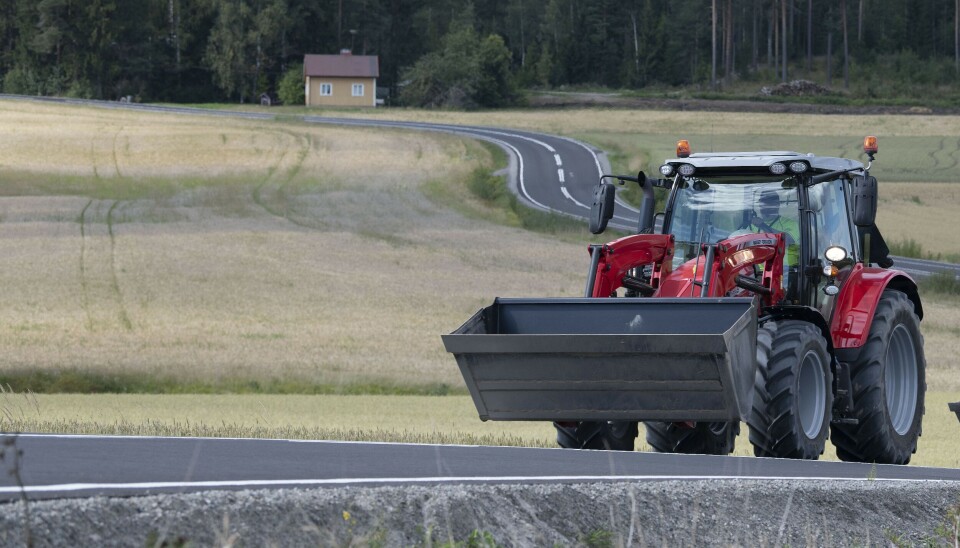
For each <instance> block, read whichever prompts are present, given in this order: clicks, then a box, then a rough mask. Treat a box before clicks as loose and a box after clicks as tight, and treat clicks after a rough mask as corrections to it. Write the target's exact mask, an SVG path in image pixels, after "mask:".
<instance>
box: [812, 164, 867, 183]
mask: <svg viewBox="0 0 960 548" xmlns="http://www.w3.org/2000/svg"><path fill="white" fill-rule="evenodd" d="M860 169H862V168H859V167H854V168H850V169H840V170H837V171H831V172H829V173H821V174H820V175H814V176H813V177H810V184H811V185H815V184H817V183H822V182H824V181H829V180H830V179H835V178H836V177H838V176H840V175H844V174H846V173H850V172H853V171H858V170H860ZM866 169H867V170H869V169H870V166H869V165H868V166H867V168H866ZM868 175H869V173H868Z"/></svg>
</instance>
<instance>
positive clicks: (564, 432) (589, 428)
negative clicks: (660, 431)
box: [553, 421, 638, 451]
mask: <svg viewBox="0 0 960 548" xmlns="http://www.w3.org/2000/svg"><path fill="white" fill-rule="evenodd" d="M553 425H554V426H555V427H556V428H557V444H559V445H560V447H563V448H566V449H606V450H608V451H633V446H634V443H635V442H636V439H637V434H638V429H637V423H636V422H630V421H582V422H555V423H553Z"/></svg>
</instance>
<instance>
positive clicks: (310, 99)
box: [303, 50, 380, 107]
mask: <svg viewBox="0 0 960 548" xmlns="http://www.w3.org/2000/svg"><path fill="white" fill-rule="evenodd" d="M303 76H304V79H305V82H304V92H305V95H306V103H307V106H308V107H310V106H344V107H375V106H377V78H378V77H379V76H380V59H379V58H378V57H377V56H376V55H353V54H351V53H350V50H343V51H341V52H340V55H304V56H303Z"/></svg>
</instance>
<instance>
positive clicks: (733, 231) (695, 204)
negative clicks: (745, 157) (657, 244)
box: [667, 175, 799, 264]
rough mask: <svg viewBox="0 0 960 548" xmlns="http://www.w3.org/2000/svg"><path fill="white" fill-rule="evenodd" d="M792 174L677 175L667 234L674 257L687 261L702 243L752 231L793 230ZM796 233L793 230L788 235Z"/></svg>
mask: <svg viewBox="0 0 960 548" xmlns="http://www.w3.org/2000/svg"><path fill="white" fill-rule="evenodd" d="M798 203H799V202H798V193H797V179H796V177H795V176H793V175H790V176H782V177H778V176H770V175H766V176H739V177H697V176H691V177H682V176H681V177H680V180H679V182H678V183H677V188H676V194H675V198H674V201H673V208H672V215H671V219H670V225H669V228H668V232H667V233H668V234H673V236H674V238H675V240H676V253H675V260H676V261H677V263H678V264H679V263H682V262H685V261H688V260H690V259H692V258H694V257H696V255H697V250H698V248H699V247H700V245H699V244H701V243H717V242H719V241H721V240H725V239H727V238H730V237H731V236H739V235H741V234H749V233H753V232H786V233H790V232H796V228H795V227H797V226H798V225H799V205H798ZM792 236H793V237H794V238H797V237H798V235H797V234H792Z"/></svg>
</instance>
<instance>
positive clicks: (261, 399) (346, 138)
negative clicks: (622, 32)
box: [0, 101, 960, 466]
mask: <svg viewBox="0 0 960 548" xmlns="http://www.w3.org/2000/svg"><path fill="white" fill-rule="evenodd" d="M314 114H316V113H314ZM338 114H342V115H344V116H358V117H372V116H379V117H384V118H407V119H417V120H421V121H429V122H454V123H472V124H481V125H503V126H511V127H520V128H525V129H535V130H539V131H545V132H551V133H560V134H566V135H570V136H573V137H578V138H582V139H588V140H590V141H591V142H593V143H595V144H597V145H599V146H602V147H604V148H608V147H609V149H610V150H612V151H613V152H614V153H615V154H617V155H619V156H620V157H619V159H617V162H620V163H622V164H623V165H627V166H629V167H630V168H638V167H644V168H646V167H647V166H649V165H650V164H651V163H655V162H657V161H659V160H658V159H659V158H660V157H661V156H664V157H665V156H666V155H668V154H669V153H670V149H671V147H672V143H673V142H674V141H675V139H676V138H677V137H687V135H684V134H683V129H684V128H688V127H700V128H703V129H701V130H700V133H701V134H709V135H711V136H713V138H714V139H715V142H716V143H717V147H720V145H719V143H720V142H721V141H723V140H726V139H727V138H729V139H730V140H735V141H736V142H737V143H741V144H742V147H743V148H757V147H763V148H772V147H768V146H766V145H768V144H770V143H776V144H778V146H777V147H776V148H803V147H801V146H788V145H787V144H786V143H789V142H792V141H794V140H795V138H799V137H797V136H802V137H803V139H806V140H805V141H803V142H802V143H801V144H810V146H811V148H810V150H813V151H815V152H821V153H836V152H839V151H840V150H841V147H840V146H839V145H836V144H828V145H825V146H826V150H824V149H820V148H816V147H819V146H821V144H823V143H843V146H844V147H846V148H842V150H848V151H855V149H856V147H857V144H858V143H859V139H860V137H859V136H860V135H862V134H864V133H874V134H878V135H880V136H881V154H880V156H878V168H877V170H878V171H877V172H876V173H877V175H878V176H879V177H881V181H883V180H884V179H882V173H881V172H880V171H879V170H880V167H879V165H881V164H883V165H886V166H890V167H889V168H885V169H890V170H894V167H895V166H897V165H898V164H897V160H898V159H899V158H904V157H907V156H910V155H909V154H906V153H903V152H902V151H901V152H900V153H895V150H896V148H895V147H893V146H888V145H885V143H888V142H890V140H891V139H894V140H896V139H900V141H899V142H901V143H905V144H907V145H910V147H912V148H910V150H915V149H917V150H919V149H920V148H922V147H923V145H924V143H944V147H943V148H942V149H938V151H936V152H935V153H934V154H932V156H924V157H925V158H933V159H936V160H937V161H938V162H941V163H940V164H938V165H940V166H941V167H943V170H941V172H938V173H940V174H941V175H936V177H940V178H936V177H934V176H933V175H930V173H928V172H923V173H926V175H922V176H921V175H918V176H917V177H916V178H915V179H904V178H903V177H902V176H901V175H903V174H902V173H901V174H900V175H896V176H895V177H893V179H894V180H898V181H902V182H897V183H886V184H884V186H883V190H882V199H883V201H884V203H883V209H882V213H881V217H880V222H881V226H882V227H883V228H884V230H885V232H886V234H888V239H896V236H894V237H892V238H891V236H890V234H896V235H902V237H910V238H914V239H917V240H918V241H921V242H923V244H924V249H925V250H930V251H934V252H944V253H947V252H955V251H957V250H960V231H957V230H955V228H954V226H955V223H956V212H957V211H960V195H958V192H960V186H957V185H956V184H955V183H957V182H958V181H960V168H957V166H956V162H955V161H954V162H953V164H950V162H951V161H952V160H951V159H953V158H956V157H957V153H956V152H957V151H956V147H957V140H956V135H958V134H960V122H958V119H957V118H951V117H932V116H912V117H879V116H875V117H844V116H799V115H798V116H790V115H766V114H751V115H742V114H726V113H684V112H649V111H637V112H625V111H564V112H562V113H559V112H555V111H554V112H550V111H547V112H542V111H541V112H502V113H500V112H493V113H482V114H463V113H442V112H441V113H435V112H415V111H392V110H391V111H382V110H378V111H376V112H371V111H362V112H342V113H338ZM708 125H709V128H710V130H709V132H708V133H704V132H705V129H706V127H707V126H708ZM693 142H694V144H695V146H696V143H697V142H698V141H697V140H694V141H693ZM779 143H784V144H783V145H782V146H780V145H779ZM911 143H912V144H911ZM905 146H906V145H905ZM738 147H739V145H738ZM831 147H833V148H831ZM951 147H952V148H951ZM888 150H889V152H887V151H888ZM911 157H912V156H911ZM651 158H653V159H654V160H651ZM918 158H919V156H918ZM903 161H904V162H907V165H911V166H913V165H916V166H920V167H918V168H917V169H918V172H920V171H922V170H921V169H920V168H921V167H922V166H923V162H924V161H925V160H922V158H921V159H916V158H914V159H912V160H907V159H904V160H903ZM930 161H931V162H932V161H933V160H930ZM910 162H913V163H910ZM478 166H484V167H490V168H492V167H493V160H492V155H491V153H490V151H489V150H487V149H486V148H484V147H482V146H480V145H478V144H477V143H475V142H472V141H469V140H466V139H462V138H459V137H455V136H448V135H433V134H423V133H416V132H407V131H399V130H382V129H379V130H375V131H371V130H363V129H341V128H332V127H325V126H316V125H310V124H304V123H298V122H292V121H286V122H285V121H278V122H265V121H250V120H241V119H229V118H220V117H206V116H177V115H170V114H157V113H139V112H133V111H120V110H107V109H98V108H85V107H76V106H62V105H53V104H43V103H32V102H13V101H0V256H2V257H3V258H4V260H3V261H2V262H0V284H2V285H3V287H4V289H5V291H4V296H5V298H4V306H2V307H0V350H2V355H3V356H4V359H3V360H2V361H0V378H2V377H4V376H7V378H25V376H26V375H27V373H28V372H33V373H36V372H39V373H45V374H48V375H53V376H57V375H61V376H64V375H67V374H70V373H77V372H80V373H82V374H92V375H96V376H99V377H100V378H101V379H102V380H103V379H105V381H104V382H106V383H107V384H110V382H113V381H115V384H111V386H117V387H119V388H118V389H119V390H121V391H122V390H125V389H126V390H129V389H131V388H130V386H131V383H134V381H133V380H134V379H154V380H156V384H155V385H150V382H147V383H146V384H145V385H144V384H143V383H141V384H136V385H135V386H134V388H133V389H137V390H139V389H143V386H146V388H145V389H146V390H148V391H149V390H151V386H153V388H155V389H157V390H159V391H184V392H207V391H214V392H217V391H220V392H222V391H234V392H236V391H239V392H243V391H250V392H264V391H267V392H269V391H274V392H314V391H316V392H343V393H358V392H360V393H363V392H377V391H386V392H395V393H402V392H404V391H414V392H416V391H419V392H431V391H435V390H439V391H442V390H444V389H443V388H442V387H443V386H444V385H445V386H449V387H453V389H454V390H462V389H461V387H462V380H461V379H460V377H459V373H458V371H457V369H456V367H455V365H454V362H453V360H452V358H451V357H450V356H449V355H447V354H446V353H445V352H444V350H443V348H442V345H441V342H440V337H439V335H440V334H441V333H444V332H448V331H450V330H452V329H454V328H456V327H457V326H458V325H459V323H460V322H462V321H463V320H465V319H466V318H467V317H468V316H469V315H470V314H471V313H472V312H473V311H474V310H476V309H477V308H479V307H481V306H484V305H486V304H488V303H489V302H490V301H491V300H492V298H493V297H494V296H576V295H579V294H580V291H581V290H582V284H583V272H584V270H585V267H586V264H585V261H586V254H585V252H584V249H583V246H582V245H581V244H580V243H577V242H571V241H569V240H567V241H564V240H561V239H557V238H555V237H548V236H544V235H540V234H537V233H532V232H529V231H524V230H522V229H519V228H514V227H511V226H506V225H504V224H503V223H500V222H494V221H495V220H497V219H502V218H503V214H502V213H500V212H497V211H491V210H489V209H488V208H486V206H484V205H483V204H481V203H480V202H478V201H477V200H475V199H474V198H473V197H471V195H470V194H469V192H468V191H467V190H466V189H465V186H464V184H463V182H464V181H465V180H466V178H467V177H468V176H469V174H470V173H471V172H472V171H473V170H474V169H475V168H476V167H478ZM955 172H957V173H955ZM891 173H892V171H891ZM910 181H924V182H922V183H917V182H910ZM947 183H954V184H947ZM584 232H586V230H584ZM925 306H926V311H927V316H926V318H925V320H924V323H923V329H924V334H925V337H926V342H927V357H928V366H929V372H928V381H929V386H930V390H931V391H932V400H936V402H945V401H948V400H950V401H955V400H960V374H958V373H960V363H958V360H957V355H958V354H960V301H958V300H956V299H954V300H951V299H948V298H940V297H938V298H936V299H933V298H931V299H928V300H927V301H926V304H925ZM81 376H82V375H81ZM161 381H162V382H161ZM77 382H78V384H76V385H75V388H76V390H75V391H80V392H82V391H84V387H85V385H84V384H83V383H82V382H80V381H77ZM164 383H166V384H164ZM134 384H135V383H134ZM70 386H71V385H69V384H67V385H65V386H61V388H66V389H69V388H70ZM157 387H159V388H157ZM12 388H13V389H14V390H18V387H17V386H13V387H12ZM36 398H37V401H38V402H39V410H40V411H39V413H38V415H37V416H36V417H35V418H31V419H29V420H27V418H26V415H24V414H23V412H21V411H7V410H8V409H13V408H9V407H8V408H4V414H0V429H3V428H8V427H12V426H13V425H16V424H20V425H30V424H32V425H33V427H32V428H37V429H46V430H60V431H69V430H76V431H81V430H85V429H90V428H92V429H97V428H98V426H97V425H99V427H100V428H102V430H103V431H116V432H118V433H120V432H132V431H136V430H137V429H140V431H143V432H144V433H148V432H149V431H150V429H151V428H153V429H154V431H156V432H158V433H177V432H180V433H193V434H204V433H207V434H215V435H249V434H251V430H250V429H251V428H253V429H254V432H253V433H254V434H256V433H258V432H259V434H260V435H290V436H300V437H311V436H312V437H318V436H327V435H329V436H332V437H336V436H338V435H340V436H346V437H350V436H349V435H347V434H344V433H343V432H349V431H350V430H351V429H359V430H360V432H359V433H358V434H357V435H356V436H354V437H361V438H363V437H364V436H369V435H370V432H377V431H379V434H375V436H376V437H379V438H381V439H394V438H392V437H391V436H396V435H400V434H398V432H400V433H401V434H402V432H403V431H404V429H407V430H411V431H412V430H416V431H417V432H421V433H422V435H424V436H426V437H425V438H418V437H416V436H414V437H413V438H412V439H433V440H436V439H437V438H436V437H433V438H431V437H430V436H436V434H430V432H447V433H448V435H449V436H450V437H447V438H442V437H441V438H440V439H441V440H443V441H459V442H465V443H469V442H471V440H473V442H476V440H477V439H478V438H477V437H476V436H480V437H481V438H480V439H481V441H484V442H487V441H489V442H494V443H525V444H526V443H531V444H541V443H545V444H550V443H552V442H551V439H552V433H551V431H550V428H549V427H548V425H540V424H534V425H517V424H511V425H504V424H497V423H487V424H481V423H480V422H479V421H478V420H477V419H476V415H475V412H474V410H473V408H472V405H471V404H469V402H468V399H467V398H464V397H459V396H458V397H449V398H415V397H412V396H405V398H408V399H403V398H400V399H395V400H392V399H379V400H378V399H373V400H371V399H365V398H372V396H356V398H357V399H350V398H346V399H343V398H341V397H339V396H332V395H325V396H322V397H316V396H302V397H301V396H297V397H294V396H282V397H281V396H276V395H262V394H258V395H250V396H214V395H207V396H196V395H193V396H174V395H158V396H122V395H116V396H110V395H102V396H72V395H38V396H36ZM71 398H75V399H71ZM244 398H247V399H244ZM951 398H952V399H951ZM91 402H92V403H91ZM254 402H256V403H254ZM933 404H934V402H933V401H931V406H932V405H933ZM937 405H938V406H943V405H941V403H937ZM263 407H265V408H266V409H265V410H264V409H263ZM114 408H115V409H116V410H117V412H116V413H115V414H111V412H110V410H111V409H114ZM16 409H21V407H16ZM82 409H90V410H92V411H90V412H87V411H82ZM231 409H237V410H238V411H237V412H238V413H240V414H241V415H238V416H236V417H235V416H234V415H232V414H231V413H232V411H229V410H231ZM256 409H261V410H262V411H263V412H262V413H260V415H256V414H255V413H254V410H256ZM271 409H275V410H276V411H275V412H273V411H270V410H271ZM335 409H347V410H350V412H348V413H340V414H338V413H336V412H334V410H335ZM358 409H367V410H374V412H373V414H372V415H371V413H369V412H366V413H365V414H363V413H360V412H359V411H358ZM385 409H389V410H390V412H389V413H386V412H384V410H385ZM931 409H933V408H932V407H931ZM73 410H76V412H75V413H74V411H73ZM96 410H100V413H98V412H97V411H96ZM165 410H166V411H169V412H165ZM225 410H226V411H225ZM941 411H942V410H938V411H936V412H937V413H941ZM180 412H182V414H177V413H180ZM18 413H20V415H19V417H20V418H17V417H18ZM84 413H87V414H84ZM171 413H173V414H171ZM243 413H246V414H245V415H244V414H243ZM941 414H943V413H941ZM358 415H363V417H365V418H362V419H361V418H352V417H357V416H358ZM261 416H262V422H257V421H258V420H261V419H260V418H258V417H261ZM390 416H395V417H397V418H399V420H397V421H395V422H391V421H393V420H394V419H393V418H392V417H390ZM448 416H450V417H456V418H455V420H454V419H450V420H454V422H450V421H449V420H448V419H447V418H446V417H448ZM935 416H936V417H937V418H935V419H934V417H935ZM98 417H99V419H98ZM116 417H121V418H116ZM951 417H952V415H951V416H949V417H947V418H946V419H945V418H943V417H940V415H934V411H930V412H928V422H927V428H925V432H926V434H925V436H924V440H927V439H938V438H937V436H941V435H946V436H948V438H949V434H946V433H945V434H941V433H939V430H940V428H941V426H940V425H941V424H942V425H947V424H950V421H949V420H947V419H949V418H951ZM18 420H19V421H21V422H17V421H18ZM951 420H953V422H954V424H952V425H951V426H952V427H953V431H952V432H953V433H955V432H956V429H957V425H956V424H955V422H956V420H955V418H952V419H951ZM71 421H72V422H71ZM91 421H92V422H91ZM98 421H100V422H98ZM118 421H119V422H118ZM123 421H127V423H128V424H124V423H123ZM151 421H155V422H151ZM156 421H159V422H156ZM188 421H189V422H188ZM251 421H252V422H251ZM930 421H932V422H930ZM111 424H120V426H119V427H117V428H113V429H112V430H111V428H112V427H111V426H110V425H111ZM231 424H235V425H236V427H235V428H234V427H230V428H227V426H228V425H231ZM258 424H260V425H263V428H262V429H261V430H259V431H256V428H255V427H256V426H257V425H258ZM4 425H6V426H4ZM58 425H59V426H58ZM91 425H93V426H91ZM164 425H166V426H164ZM171 425H172V426H171ZM218 425H223V426H224V429H222V430H218ZM544 426H547V428H546V429H545V428H544ZM231 428H232V429H231ZM297 428H300V430H299V431H297V430H296V429H297ZM934 430H936V432H934ZM297 432H299V434H298V433H297ZM337 432H341V434H337ZM388 432H392V433H388ZM945 432H950V430H949V427H947V429H946V430H945ZM501 433H505V435H506V436H507V437H506V438H504V437H503V435H502V434H501ZM471 436H472V437H471ZM487 436H491V437H487ZM498 436H500V437H498ZM404 439H407V438H404ZM491 440H492V441H491ZM517 440H521V441H519V442H518V441H517ZM739 445H740V449H739V451H744V452H743V453H742V454H747V452H748V449H747V448H748V444H747V443H746V440H745V439H744V440H742V441H741V443H740V444H739ZM934 445H935V444H934ZM935 446H936V445H935ZM924 447H925V446H924V445H921V451H923V452H924V453H923V454H921V455H918V458H917V460H918V462H921V463H929V462H937V463H939V464H944V465H950V466H956V465H957V463H956V462H955V460H956V458H955V456H953V457H952V458H953V459H954V460H949V458H951V457H949V456H946V455H948V454H950V455H952V454H953V453H955V451H954V449H955V445H954V446H953V449H949V447H950V446H949V443H948V444H947V445H946V447H948V449H944V450H942V452H943V454H944V455H943V456H935V454H939V453H940V451H941V450H939V449H938V450H936V451H934V450H930V451H931V452H930V454H929V455H928V454H927V453H926V451H927V450H926V449H925V448H924ZM937 447H939V446H937ZM943 459H947V460H943Z"/></svg>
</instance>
